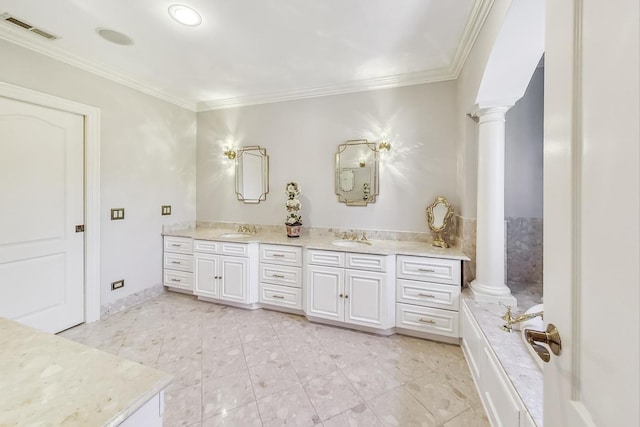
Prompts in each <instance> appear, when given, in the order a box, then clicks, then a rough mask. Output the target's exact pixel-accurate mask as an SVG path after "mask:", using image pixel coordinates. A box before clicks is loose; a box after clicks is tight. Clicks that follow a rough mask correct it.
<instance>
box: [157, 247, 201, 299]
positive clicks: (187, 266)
mask: <svg viewBox="0 0 640 427" xmlns="http://www.w3.org/2000/svg"><path fill="white" fill-rule="evenodd" d="M163 242H164V253H163V262H162V264H163V268H162V283H163V285H164V286H167V287H169V288H172V289H174V290H179V291H187V292H192V291H193V283H194V280H193V239H191V238H190V237H174V236H164V238H163Z"/></svg>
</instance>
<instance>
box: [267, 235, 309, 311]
mask: <svg viewBox="0 0 640 427" xmlns="http://www.w3.org/2000/svg"><path fill="white" fill-rule="evenodd" d="M259 274H260V276H259V277H260V303H261V304H264V305H269V306H273V307H270V308H274V309H282V308H284V309H285V310H284V311H289V310H295V311H296V312H301V310H302V248H301V247H299V246H287V245H267V244H262V245H260V272H259Z"/></svg>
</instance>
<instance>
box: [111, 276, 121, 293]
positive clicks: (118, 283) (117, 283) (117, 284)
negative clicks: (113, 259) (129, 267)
mask: <svg viewBox="0 0 640 427" xmlns="http://www.w3.org/2000/svg"><path fill="white" fill-rule="evenodd" d="M120 288H124V279H122V280H118V281H115V282H111V290H112V291H115V290H116V289H120Z"/></svg>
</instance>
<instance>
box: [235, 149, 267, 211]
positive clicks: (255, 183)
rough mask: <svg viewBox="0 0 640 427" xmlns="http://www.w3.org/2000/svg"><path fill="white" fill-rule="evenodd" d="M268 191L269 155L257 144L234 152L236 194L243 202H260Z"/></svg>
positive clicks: (265, 197) (264, 198)
mask: <svg viewBox="0 0 640 427" xmlns="http://www.w3.org/2000/svg"><path fill="white" fill-rule="evenodd" d="M268 192H269V156H267V149H266V148H262V147H260V146H259V145H253V146H248V147H242V148H240V149H238V150H237V152H236V194H237V196H238V200H242V201H243V202H244V203H260V202H261V201H262V200H266V199H267V193H268Z"/></svg>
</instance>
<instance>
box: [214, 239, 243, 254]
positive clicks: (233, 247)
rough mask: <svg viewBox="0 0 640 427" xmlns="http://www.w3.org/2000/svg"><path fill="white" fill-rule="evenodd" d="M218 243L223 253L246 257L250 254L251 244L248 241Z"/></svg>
mask: <svg viewBox="0 0 640 427" xmlns="http://www.w3.org/2000/svg"><path fill="white" fill-rule="evenodd" d="M218 244H219V245H220V253H221V254H222V255H233V256H245V257H246V256H247V255H248V254H249V245H248V244H247V243H229V242H218Z"/></svg>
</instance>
